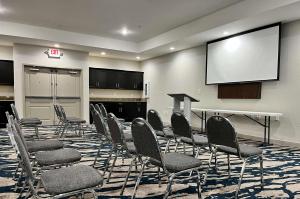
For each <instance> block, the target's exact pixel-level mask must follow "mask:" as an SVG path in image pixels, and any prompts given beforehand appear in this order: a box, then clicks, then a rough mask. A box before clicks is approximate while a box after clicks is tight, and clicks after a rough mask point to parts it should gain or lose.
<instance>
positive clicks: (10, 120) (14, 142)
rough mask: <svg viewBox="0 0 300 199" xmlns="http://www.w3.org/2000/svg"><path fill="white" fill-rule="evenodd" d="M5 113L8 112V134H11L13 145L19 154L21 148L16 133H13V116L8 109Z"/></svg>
mask: <svg viewBox="0 0 300 199" xmlns="http://www.w3.org/2000/svg"><path fill="white" fill-rule="evenodd" d="M5 114H6V118H7V121H8V123H7V124H6V129H7V134H8V136H9V139H10V143H11V145H12V147H13V148H14V150H15V152H16V153H17V154H19V149H18V146H17V143H16V141H15V138H14V134H13V127H12V122H13V117H12V116H10V115H9V113H8V111H6V112H5Z"/></svg>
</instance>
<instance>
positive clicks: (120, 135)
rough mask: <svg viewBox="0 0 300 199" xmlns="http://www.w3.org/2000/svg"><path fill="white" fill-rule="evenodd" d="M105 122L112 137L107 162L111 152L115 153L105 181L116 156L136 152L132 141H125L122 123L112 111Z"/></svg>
mask: <svg viewBox="0 0 300 199" xmlns="http://www.w3.org/2000/svg"><path fill="white" fill-rule="evenodd" d="M107 124H108V128H109V133H110V136H111V139H112V150H111V152H110V154H109V158H108V162H109V161H110V159H111V157H112V154H113V153H114V155H115V157H114V160H113V163H112V165H111V167H110V172H109V175H108V177H107V182H109V180H110V176H111V174H112V171H113V168H114V167H115V163H116V160H117V158H118V157H122V158H124V156H126V157H132V156H133V155H134V154H136V150H135V146H134V143H133V142H126V140H125V137H124V132H123V127H122V124H121V123H120V121H119V120H118V118H117V117H116V116H115V115H114V114H113V113H109V114H108V117H107ZM135 163H136V162H135ZM107 168H108V164H107ZM107 168H106V169H105V171H106V170H107Z"/></svg>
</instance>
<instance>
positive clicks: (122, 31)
mask: <svg viewBox="0 0 300 199" xmlns="http://www.w3.org/2000/svg"><path fill="white" fill-rule="evenodd" d="M128 32H129V31H128V29H127V28H126V27H124V28H122V30H121V33H122V35H124V36H126V35H128Z"/></svg>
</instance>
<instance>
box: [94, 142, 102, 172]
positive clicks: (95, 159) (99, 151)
mask: <svg viewBox="0 0 300 199" xmlns="http://www.w3.org/2000/svg"><path fill="white" fill-rule="evenodd" d="M101 148H102V143H101V144H100V146H99V149H98V152H97V155H96V157H95V160H94V164H93V167H95V165H96V162H97V158H98V157H99V154H100V150H101Z"/></svg>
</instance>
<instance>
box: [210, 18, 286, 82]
mask: <svg viewBox="0 0 300 199" xmlns="http://www.w3.org/2000/svg"><path fill="white" fill-rule="evenodd" d="M276 26H278V27H279V37H278V60H277V78H275V79H265V80H253V81H240V82H224V83H209V84H208V83H207V60H208V45H209V44H211V43H216V42H219V41H223V40H226V39H230V38H233V37H237V36H241V35H245V34H249V33H252V32H257V31H260V30H264V29H268V28H273V27H276ZM281 32H282V23H281V22H277V23H272V24H269V25H266V26H261V27H258V28H253V29H250V30H246V31H243V32H239V33H236V34H233V35H229V36H226V37H222V38H218V39H215V40H211V41H208V42H206V53H205V54H206V60H205V85H218V84H239V83H251V82H265V81H279V79H280V51H281Z"/></svg>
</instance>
